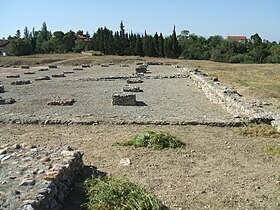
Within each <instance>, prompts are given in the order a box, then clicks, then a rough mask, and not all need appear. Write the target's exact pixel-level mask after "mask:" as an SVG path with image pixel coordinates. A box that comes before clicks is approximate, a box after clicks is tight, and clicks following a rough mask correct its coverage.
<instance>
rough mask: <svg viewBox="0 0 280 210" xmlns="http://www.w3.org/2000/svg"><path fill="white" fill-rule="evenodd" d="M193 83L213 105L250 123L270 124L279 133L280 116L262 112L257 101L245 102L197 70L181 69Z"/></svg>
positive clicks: (239, 96)
mask: <svg viewBox="0 0 280 210" xmlns="http://www.w3.org/2000/svg"><path fill="white" fill-rule="evenodd" d="M183 71H184V72H186V73H188V74H189V76H190V78H191V79H192V80H193V82H194V83H195V84H196V85H197V86H198V87H199V88H201V89H202V90H203V92H204V93H205V95H206V96H207V97H208V98H209V99H210V100H211V101H212V102H214V103H216V104H219V105H221V106H222V107H223V108H224V109H225V110H226V111H227V112H229V113H230V114H234V115H240V116H242V117H245V118H248V119H250V120H251V121H252V122H264V123H271V124H272V125H274V126H276V127H277V129H278V130H279V131H280V115H279V114H277V113H271V112H266V111H264V109H263V107H262V103H261V102H259V101H247V100H246V99H245V98H244V97H242V96H241V95H240V94H239V93H238V92H237V91H236V90H234V89H233V88H232V87H229V86H226V85H223V84H221V83H220V82H219V81H218V78H212V77H209V76H208V75H207V74H205V73H203V72H201V71H199V70H198V69H190V68H183Z"/></svg>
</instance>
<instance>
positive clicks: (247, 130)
mask: <svg viewBox="0 0 280 210" xmlns="http://www.w3.org/2000/svg"><path fill="white" fill-rule="evenodd" d="M239 133H240V134H241V135H244V136H251V137H273V138H277V137H280V133H279V132H277V129H276V128H275V127H273V126H271V125H252V126H247V127H243V128H240V130H239Z"/></svg>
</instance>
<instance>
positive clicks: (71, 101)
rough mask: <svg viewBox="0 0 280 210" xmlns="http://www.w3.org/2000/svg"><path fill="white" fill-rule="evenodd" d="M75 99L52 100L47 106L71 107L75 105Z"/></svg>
mask: <svg viewBox="0 0 280 210" xmlns="http://www.w3.org/2000/svg"><path fill="white" fill-rule="evenodd" d="M75 102H76V101H75V99H54V100H52V101H49V102H48V103H47V105H52V106H72V105H73V104H74V103H75Z"/></svg>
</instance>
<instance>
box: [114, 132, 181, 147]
mask: <svg viewBox="0 0 280 210" xmlns="http://www.w3.org/2000/svg"><path fill="white" fill-rule="evenodd" d="M117 145H121V146H134V147H147V148H152V149H155V150H162V149H164V148H178V147H183V146H185V144H184V143H183V142H181V141H180V140H179V139H178V138H177V137H175V136H173V135H171V134H170V133H169V132H163V131H144V132H141V133H139V134H138V135H136V136H135V137H134V138H133V139H132V140H130V141H127V142H118V143H117Z"/></svg>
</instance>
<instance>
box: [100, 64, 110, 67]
mask: <svg viewBox="0 0 280 210" xmlns="http://www.w3.org/2000/svg"><path fill="white" fill-rule="evenodd" d="M100 66H101V67H109V64H101V65H100Z"/></svg>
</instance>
